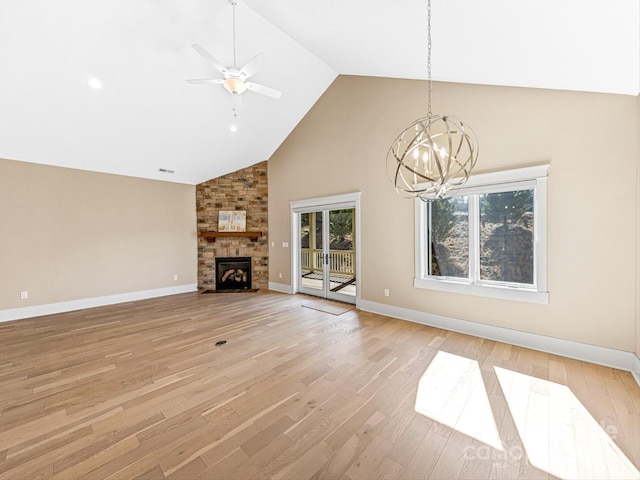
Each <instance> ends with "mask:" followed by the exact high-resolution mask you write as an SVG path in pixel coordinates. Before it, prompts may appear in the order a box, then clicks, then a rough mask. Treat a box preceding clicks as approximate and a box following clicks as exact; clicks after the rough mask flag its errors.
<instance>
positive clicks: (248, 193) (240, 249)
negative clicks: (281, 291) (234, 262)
mask: <svg viewBox="0 0 640 480" xmlns="http://www.w3.org/2000/svg"><path fill="white" fill-rule="evenodd" d="M267 188H268V184H267V162H261V163H257V164H255V165H253V166H251V167H247V168H245V169H243V170H238V171H237V172H233V173H229V174H228V175H224V176H222V177H219V178H215V179H213V180H209V181H207V182H204V183H201V184H199V185H197V186H196V215H197V219H198V232H207V231H210V232H216V231H218V212H219V211H220V210H246V212H247V232H262V237H261V238H259V239H258V241H257V242H252V241H251V240H250V239H248V238H232V237H219V238H216V241H215V242H213V243H208V242H207V241H206V240H205V239H203V238H199V237H198V287H199V288H210V289H213V288H215V284H216V272H215V267H216V260H215V259H216V257H251V258H252V279H251V280H252V281H251V283H252V285H251V286H252V288H262V289H267V288H269V246H268V238H267V234H268V231H269V229H268V209H267V194H268V193H267Z"/></svg>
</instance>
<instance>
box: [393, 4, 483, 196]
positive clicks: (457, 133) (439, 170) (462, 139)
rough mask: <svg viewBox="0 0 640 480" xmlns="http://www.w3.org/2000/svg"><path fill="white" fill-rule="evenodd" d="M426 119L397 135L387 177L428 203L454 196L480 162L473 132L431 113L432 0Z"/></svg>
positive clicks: (400, 191)
mask: <svg viewBox="0 0 640 480" xmlns="http://www.w3.org/2000/svg"><path fill="white" fill-rule="evenodd" d="M427 34H428V36H427V79H428V83H427V85H428V111H427V116H426V117H423V118H419V119H418V120H416V121H414V122H413V123H412V124H411V125H409V127H407V128H406V129H405V130H403V131H402V133H400V135H398V137H397V138H396V139H395V141H394V142H393V144H392V145H391V147H390V148H389V151H388V153H387V174H388V176H389V179H390V180H391V181H392V182H393V184H394V186H395V189H396V192H398V194H400V196H402V197H405V198H414V197H418V198H420V199H422V200H425V201H430V200H438V199H442V198H447V197H451V196H453V195H454V194H455V193H456V192H457V191H458V190H460V189H461V188H462V187H463V185H464V184H465V183H466V182H467V180H468V179H469V175H470V174H471V171H472V170H473V167H474V166H475V164H476V161H477V160H478V146H477V139H476V135H475V133H474V132H473V130H472V129H471V128H470V127H469V126H468V125H466V124H465V123H463V122H462V120H460V119H459V118H457V117H453V116H449V115H433V113H432V112H431V90H432V81H431V0H427Z"/></svg>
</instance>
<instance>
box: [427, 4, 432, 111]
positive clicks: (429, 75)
mask: <svg viewBox="0 0 640 480" xmlns="http://www.w3.org/2000/svg"><path fill="white" fill-rule="evenodd" d="M427 81H428V89H429V95H428V102H429V103H428V111H427V113H428V117H431V115H432V112H431V88H432V85H431V0H427Z"/></svg>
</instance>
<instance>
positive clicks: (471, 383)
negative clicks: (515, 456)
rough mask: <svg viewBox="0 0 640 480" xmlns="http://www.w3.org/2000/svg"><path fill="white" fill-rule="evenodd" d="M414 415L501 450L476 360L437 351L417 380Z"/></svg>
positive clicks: (500, 443)
mask: <svg viewBox="0 0 640 480" xmlns="http://www.w3.org/2000/svg"><path fill="white" fill-rule="evenodd" d="M415 411H416V412H418V413H420V414H422V415H425V416H427V417H429V418H432V419H434V420H436V421H437V422H440V423H442V424H444V425H447V426H448V427H451V428H453V429H455V430H457V431H459V432H461V433H464V434H465V435H468V436H470V437H473V438H475V439H476V440H479V441H481V442H483V443H485V444H487V445H489V446H491V447H493V448H495V449H497V450H502V448H503V447H502V442H501V441H500V435H499V434H498V429H497V427H496V423H495V420H494V417H493V412H492V411H491V404H490V403H489V398H488V396H487V391H486V389H485V386H484V381H483V379H482V373H481V372H480V367H479V365H478V362H476V361H475V360H470V359H468V358H465V357H461V356H458V355H453V354H450V353H446V352H442V351H439V352H438V353H437V354H436V356H435V357H434V359H433V360H432V361H431V363H430V364H429V366H428V367H427V369H426V370H425V372H424V373H423V374H422V377H421V378H420V382H419V384H418V391H417V393H416V404H415Z"/></svg>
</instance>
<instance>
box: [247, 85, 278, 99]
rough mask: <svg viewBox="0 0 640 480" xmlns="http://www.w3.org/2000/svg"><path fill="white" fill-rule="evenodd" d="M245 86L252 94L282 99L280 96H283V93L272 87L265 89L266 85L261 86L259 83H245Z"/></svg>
mask: <svg viewBox="0 0 640 480" xmlns="http://www.w3.org/2000/svg"><path fill="white" fill-rule="evenodd" d="M245 85H246V86H247V88H248V89H249V90H251V91H252V92H256V93H259V94H260V95H266V96H267V97H271V98H280V95H282V93H281V92H279V91H278V90H276V89H274V88H271V87H265V86H264V85H260V84H259V83H253V82H245Z"/></svg>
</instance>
